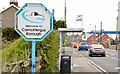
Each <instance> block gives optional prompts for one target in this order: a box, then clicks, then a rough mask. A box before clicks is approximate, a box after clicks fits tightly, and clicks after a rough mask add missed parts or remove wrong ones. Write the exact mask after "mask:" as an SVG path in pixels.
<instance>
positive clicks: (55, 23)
mask: <svg viewBox="0 0 120 74" xmlns="http://www.w3.org/2000/svg"><path fill="white" fill-rule="evenodd" d="M66 27H67V26H66V24H65V21H64V20H58V21H56V20H55V19H53V28H54V29H55V30H57V29H58V28H66Z"/></svg>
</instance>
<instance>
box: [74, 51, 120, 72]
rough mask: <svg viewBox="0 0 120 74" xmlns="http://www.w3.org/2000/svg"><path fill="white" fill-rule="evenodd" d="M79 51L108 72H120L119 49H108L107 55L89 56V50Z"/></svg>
mask: <svg viewBox="0 0 120 74" xmlns="http://www.w3.org/2000/svg"><path fill="white" fill-rule="evenodd" d="M76 51H77V49H76ZM78 52H79V53H80V54H82V55H83V56H84V57H86V58H87V59H89V60H91V61H92V62H94V63H95V64H96V65H98V66H99V67H101V68H102V69H104V70H105V71H107V72H118V69H120V67H118V60H119V61H120V59H119V58H118V51H116V50H111V49H106V57H101V56H93V57H89V55H88V51H78Z"/></svg>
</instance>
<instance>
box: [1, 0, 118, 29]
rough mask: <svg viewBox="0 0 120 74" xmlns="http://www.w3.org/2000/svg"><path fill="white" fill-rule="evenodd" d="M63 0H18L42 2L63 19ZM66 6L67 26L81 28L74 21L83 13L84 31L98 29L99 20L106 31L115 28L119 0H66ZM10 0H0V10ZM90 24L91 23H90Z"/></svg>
mask: <svg viewBox="0 0 120 74" xmlns="http://www.w3.org/2000/svg"><path fill="white" fill-rule="evenodd" d="M64 1H65V0H18V4H19V7H22V6H23V5H24V4H25V3H43V4H44V5H45V6H46V7H47V8H48V9H49V10H50V11H51V12H52V9H54V10H55V18H56V20H61V19H62V20H64ZM66 1H67V2H66V6H67V27H68V28H81V27H82V26H81V25H82V23H81V22H80V21H76V17H77V15H81V14H82V15H83V25H84V28H85V31H90V30H92V29H93V25H97V29H98V30H99V29H100V22H101V21H102V23H103V29H104V30H106V31H108V30H109V31H110V30H111V31H114V30H116V18H117V16H118V11H117V10H118V2H119V1H120V0H66ZM9 2H10V0H1V2H0V11H1V10H2V9H3V8H4V7H7V6H9ZM90 24H91V25H90Z"/></svg>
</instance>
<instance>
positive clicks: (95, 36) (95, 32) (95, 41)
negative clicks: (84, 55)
mask: <svg viewBox="0 0 120 74" xmlns="http://www.w3.org/2000/svg"><path fill="white" fill-rule="evenodd" d="M94 43H96V25H95V42H94Z"/></svg>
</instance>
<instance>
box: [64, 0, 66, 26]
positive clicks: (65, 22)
mask: <svg viewBox="0 0 120 74" xmlns="http://www.w3.org/2000/svg"><path fill="white" fill-rule="evenodd" d="M64 8H65V13H64V21H65V23H64V25H65V24H66V0H65V3H64Z"/></svg>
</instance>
